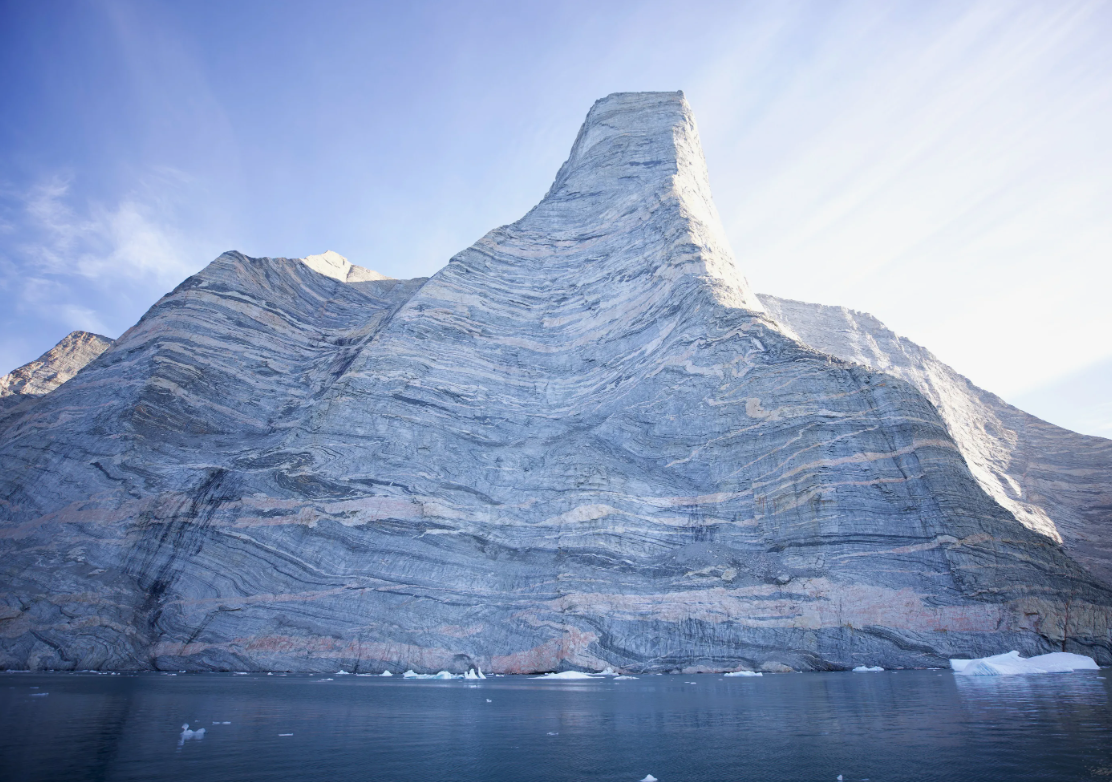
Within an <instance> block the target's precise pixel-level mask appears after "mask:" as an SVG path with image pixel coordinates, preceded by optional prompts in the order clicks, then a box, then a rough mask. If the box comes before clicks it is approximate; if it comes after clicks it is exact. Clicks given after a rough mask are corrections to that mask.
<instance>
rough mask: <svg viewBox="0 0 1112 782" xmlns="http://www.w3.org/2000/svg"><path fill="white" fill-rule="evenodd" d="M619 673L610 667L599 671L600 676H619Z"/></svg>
mask: <svg viewBox="0 0 1112 782" xmlns="http://www.w3.org/2000/svg"><path fill="white" fill-rule="evenodd" d="M617 675H618V672H617V671H615V670H614V669H613V668H611V667H610V666H609V665H608V666H606V667H605V668H603V669H602V670H601V671H599V676H617Z"/></svg>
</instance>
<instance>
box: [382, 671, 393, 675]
mask: <svg viewBox="0 0 1112 782" xmlns="http://www.w3.org/2000/svg"><path fill="white" fill-rule="evenodd" d="M393 675H394V674H392V673H390V671H383V672H382V673H380V674H379V676H393Z"/></svg>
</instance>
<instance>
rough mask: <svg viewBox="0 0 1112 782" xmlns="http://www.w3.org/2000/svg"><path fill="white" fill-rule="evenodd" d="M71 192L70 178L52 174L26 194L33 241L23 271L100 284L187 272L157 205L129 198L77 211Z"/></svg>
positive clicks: (23, 251)
mask: <svg viewBox="0 0 1112 782" xmlns="http://www.w3.org/2000/svg"><path fill="white" fill-rule="evenodd" d="M70 191H71V179H70V178H68V177H65V176H62V175H53V176H51V177H49V178H47V179H45V180H43V181H41V182H39V183H38V184H36V185H35V186H34V187H33V188H32V189H31V191H30V192H28V193H27V194H26V195H25V196H24V199H23V200H24V203H25V212H26V217H27V222H26V232H27V233H29V234H31V237H30V238H29V239H28V240H27V241H24V242H23V243H22V244H20V245H19V251H18V253H19V255H20V256H21V258H22V260H23V264H22V265H23V266H24V270H25V271H27V272H34V271H36V270H37V271H39V272H40V273H49V274H55V275H80V276H81V277H84V278H86V279H89V280H94V281H96V282H100V283H106V282H113V283H119V282H122V281H143V280H149V281H154V282H160V283H169V282H176V281H180V280H181V279H182V277H184V276H185V275H186V274H187V273H188V271H189V269H190V264H189V262H188V261H187V260H186V258H185V257H184V256H183V253H182V250H183V246H184V241H183V238H182V236H181V234H180V232H179V231H178V230H177V229H176V228H175V227H174V226H173V224H172V223H171V222H170V220H169V218H168V216H167V215H166V214H165V211H166V210H165V209H160V205H159V204H158V203H157V202H155V203H153V204H152V203H151V202H150V201H140V200H138V199H135V198H133V197H128V198H125V199H123V200H121V201H120V202H119V203H117V204H115V205H112V206H106V205H104V204H98V203H94V204H90V205H89V206H87V207H86V208H85V209H84V210H81V211H78V209H76V208H75V207H74V205H73V204H72V198H71V192H70Z"/></svg>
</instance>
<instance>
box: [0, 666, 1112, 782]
mask: <svg viewBox="0 0 1112 782" xmlns="http://www.w3.org/2000/svg"><path fill="white" fill-rule="evenodd" d="M328 679H334V681H329V680H328ZM687 682H695V683H694V684H689V683H687ZM31 687H38V688H39V690H32V689H31ZM35 692H49V693H50V695H49V697H33V693H35ZM183 726H186V727H183ZM189 726H193V727H189ZM202 726H204V727H202ZM1109 735H1112V717H1110V710H1109V682H1108V680H1107V678H1106V673H1105V672H1100V673H1092V674H1062V675H1045V676H1031V677H991V678H984V679H980V678H971V677H954V676H953V675H952V674H950V673H949V672H947V671H912V672H889V673H883V674H873V675H870V676H860V675H853V674H849V673H845V674H840V673H829V674H784V675H777V676H765V677H761V678H756V677H754V678H724V677H722V676H709V675H706V676H691V675H686V676H642V677H640V678H639V679H636V680H622V681H615V680H613V679H593V680H580V681H576V680H569V681H538V680H534V679H528V678H523V677H522V678H519V677H506V678H489V679H487V680H485V681H478V682H474V681H467V682H464V681H447V682H440V681H403V680H401V679H400V677H395V678H393V679H381V678H377V677H374V678H366V677H355V676H343V677H340V676H336V677H309V676H293V675H291V676H272V677H268V676H265V675H259V676H242V677H239V676H231V675H220V674H206V675H181V676H177V677H165V676H159V675H153V674H146V675H131V676H119V677H99V676H91V675H74V674H51V675H32V674H7V675H0V769H3V777H4V778H5V779H13V780H22V779H27V780H31V779H34V780H80V779H89V780H92V779H97V780H133V779H134V780H139V779H181V780H194V779H195V780H205V782H211V780H213V779H221V780H240V779H241V780H276V781H277V780H295V779H296V780H302V779H307V778H313V779H330V780H367V779H389V780H407V779H421V780H426V779H430V780H439V779H444V780H449V779H450V780H484V782H490V781H491V780H494V781H497V780H520V779H528V780H537V781H538V782H544V781H545V780H561V781H563V780H580V779H595V780H623V781H624V782H635V781H636V780H640V779H643V778H644V777H645V776H646V774H650V775H651V776H654V777H656V778H657V779H659V780H661V782H671V780H687V781H688V782H691V781H692V780H734V779H739V780H745V779H753V780H757V779H760V780H805V779H819V780H821V779H827V780H834V779H835V778H836V777H837V776H838V774H843V775H844V779H845V780H847V781H848V780H860V779H864V778H868V779H871V780H880V779H884V780H900V779H907V780H923V779H954V780H962V781H963V782H965V780H976V779H1010V778H1024V779H1046V780H1051V779H1053V780H1060V779H1090V778H1093V777H1092V774H1093V773H1095V772H1093V771H1092V769H1094V768H1095V769H1098V770H1099V769H1101V768H1112V743H1110V742H1109V741H1108V736H1109ZM202 736H203V740H198V739H201V738H202Z"/></svg>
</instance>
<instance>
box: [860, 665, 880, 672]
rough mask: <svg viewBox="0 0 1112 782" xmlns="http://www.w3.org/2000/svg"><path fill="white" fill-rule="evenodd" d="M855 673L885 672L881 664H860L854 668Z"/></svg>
mask: <svg viewBox="0 0 1112 782" xmlns="http://www.w3.org/2000/svg"><path fill="white" fill-rule="evenodd" d="M853 672H854V673H883V672H884V669H883V668H881V667H880V666H879V665H871V666H870V665H858V666H857V667H856V668H854V669H853Z"/></svg>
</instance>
